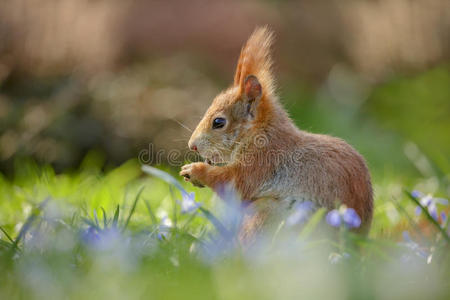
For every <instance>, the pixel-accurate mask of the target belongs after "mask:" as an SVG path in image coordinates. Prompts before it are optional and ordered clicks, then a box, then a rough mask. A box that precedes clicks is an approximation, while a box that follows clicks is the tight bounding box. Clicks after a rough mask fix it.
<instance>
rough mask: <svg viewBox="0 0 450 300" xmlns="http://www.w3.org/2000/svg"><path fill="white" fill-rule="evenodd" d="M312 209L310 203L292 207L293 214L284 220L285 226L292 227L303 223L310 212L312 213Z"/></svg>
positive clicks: (312, 205)
mask: <svg viewBox="0 0 450 300" xmlns="http://www.w3.org/2000/svg"><path fill="white" fill-rule="evenodd" d="M314 207H315V205H314V203H312V202H311V201H305V202H301V203H298V204H297V205H296V206H295V207H294V212H293V213H292V214H291V215H290V216H289V217H288V218H287V219H286V224H287V225H289V226H293V225H295V224H300V223H303V222H305V221H306V219H307V218H308V217H309V215H310V214H311V212H313V211H314Z"/></svg>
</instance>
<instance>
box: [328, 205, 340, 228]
mask: <svg viewBox="0 0 450 300" xmlns="http://www.w3.org/2000/svg"><path fill="white" fill-rule="evenodd" d="M326 220H327V223H328V224H330V225H331V226H333V227H339V226H341V215H340V214H339V211H338V210H337V209H333V210H332V211H330V212H329V213H328V214H327V216H326Z"/></svg>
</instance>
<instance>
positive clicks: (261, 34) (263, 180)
mask: <svg viewBox="0 0 450 300" xmlns="http://www.w3.org/2000/svg"><path fill="white" fill-rule="evenodd" d="M272 41H273V34H272V32H271V31H269V30H268V28H267V27H263V28H259V29H257V30H255V32H254V33H253V34H252V35H251V37H250V38H249V40H248V42H247V44H246V45H245V46H244V48H243V49H242V51H241V55H240V58H239V61H238V65H237V69H236V74H235V77H234V84H233V86H231V87H230V88H228V89H227V90H226V91H224V92H222V93H220V94H219V95H218V96H217V97H216V98H215V99H214V101H213V103H212V105H211V106H210V107H209V108H208V110H207V112H206V113H205V115H204V117H203V119H202V120H201V121H200V123H199V125H198V126H197V128H196V129H195V131H194V133H193V134H192V136H191V139H190V141H189V146H190V147H191V148H194V149H198V152H199V153H200V154H201V155H202V156H203V157H205V158H207V159H209V160H211V161H212V162H213V163H222V164H224V165H222V166H219V165H210V164H207V163H193V164H188V165H186V166H183V168H182V170H181V172H180V174H181V175H182V176H186V177H187V178H186V180H188V181H191V182H193V183H194V184H197V185H206V186H208V187H211V188H213V189H214V190H216V191H217V190H218V189H219V188H220V187H221V186H222V185H224V184H231V185H233V186H234V188H235V189H236V190H237V191H238V192H239V194H240V196H241V197H242V199H243V201H246V202H248V203H250V204H251V205H254V207H255V209H254V212H253V213H252V215H250V216H247V217H246V218H244V219H245V220H246V221H245V220H244V224H243V227H242V230H241V233H240V237H241V239H242V240H249V239H251V238H250V236H252V235H254V234H255V232H257V231H261V230H262V228H263V226H262V224H264V223H265V222H266V220H267V219H268V218H269V215H270V213H269V212H270V211H275V210H277V208H281V207H283V205H285V203H286V202H287V201H291V200H298V201H306V200H310V201H313V202H315V203H316V204H318V205H319V206H323V207H326V208H328V209H332V208H333V207H335V206H336V203H344V204H346V205H347V206H348V207H352V208H354V209H355V210H356V212H357V213H358V214H359V216H360V217H361V219H362V221H363V230H364V231H367V230H368V228H369V227H370V223H371V220H372V214H373V200H372V186H371V180H370V175H369V171H368V169H367V166H366V164H365V161H364V159H363V157H362V156H361V155H360V154H359V153H358V152H357V151H356V150H355V149H353V148H352V147H351V146H350V145H349V144H347V143H346V142H345V141H343V140H341V139H339V138H335V137H331V136H327V135H318V134H312V133H308V132H305V131H302V130H300V129H298V128H297V127H296V126H295V125H294V123H293V122H292V121H291V120H290V118H289V117H288V115H287V113H286V111H285V110H284V109H283V107H282V105H281V103H280V102H279V100H278V98H277V96H276V95H275V92H274V91H275V84H274V79H273V75H272V71H271V67H272V59H271V56H270V47H271V45H272ZM250 75H253V77H251V78H252V79H254V78H255V77H256V79H257V80H255V81H252V84H253V85H255V86H251V87H252V88H251V89H250V88H245V83H246V79H247V78H249V76H250ZM258 84H260V86H258ZM259 91H261V93H260V94H258V92H259ZM250 92H251V93H250ZM249 93H250V94H249ZM255 95H256V96H255ZM216 118H222V119H225V120H226V125H225V126H224V127H223V128H216V129H214V128H213V127H212V123H213V121H214V119H216ZM194 146H195V147H194ZM261 203H264V204H261Z"/></svg>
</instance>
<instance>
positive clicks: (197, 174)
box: [180, 162, 208, 187]
mask: <svg viewBox="0 0 450 300" xmlns="http://www.w3.org/2000/svg"><path fill="white" fill-rule="evenodd" d="M207 167H208V165H207V164H205V163H202V162H197V163H191V164H187V165H184V166H183V167H181V171H180V175H181V176H183V177H184V180H185V181H189V182H191V183H192V184H193V185H195V186H197V187H204V186H205V184H204V183H203V182H202V180H201V178H203V176H204V175H205V174H204V173H205V170H206V168H207Z"/></svg>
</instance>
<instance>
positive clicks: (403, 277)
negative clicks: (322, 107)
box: [0, 159, 450, 299]
mask: <svg viewBox="0 0 450 300" xmlns="http://www.w3.org/2000/svg"><path fill="white" fill-rule="evenodd" d="M87 160H88V159H87ZM18 167H20V170H18V171H17V172H16V174H18V175H17V176H16V177H15V178H14V179H12V180H7V179H5V178H2V179H1V185H0V186H1V191H0V192H1V198H0V199H1V202H0V225H1V229H2V232H1V233H0V236H1V242H0V269H1V272H0V282H1V284H0V298H1V299H22V298H23V299H49V298H50V299H80V298H95V299H110V298H113V299H123V298H127V299H137V298H150V299H178V298H181V299H288V298H294V299H322V298H332V299H424V298H428V299H439V298H442V299H445V298H447V297H448V296H449V295H450V294H449V290H448V280H447V279H448V275H450V274H449V270H450V268H449V267H450V263H449V258H448V250H449V243H448V240H447V238H448V236H446V234H447V231H446V230H445V229H440V226H441V223H442V222H441V220H439V221H438V223H437V222H436V221H434V220H433V219H432V218H431V217H430V216H429V215H428V214H427V212H428V210H427V209H426V208H424V212H423V213H422V214H421V216H416V215H415V213H414V211H415V209H416V206H417V203H416V201H417V199H416V198H413V197H411V196H410V195H409V194H405V193H403V192H402V190H401V189H400V191H399V192H398V191H396V189H397V188H398V187H397V186H396V185H392V181H390V182H391V184H390V185H387V186H384V184H385V183H384V182H378V183H377V184H378V185H382V186H381V188H382V190H381V191H382V193H386V194H390V195H396V193H397V192H398V195H397V197H394V198H393V199H392V201H383V202H379V201H377V205H376V212H375V218H374V225H373V228H372V231H371V234H370V236H369V237H368V238H364V237H361V236H357V235H355V234H353V233H351V232H348V231H347V230H345V229H344V228H341V230H340V234H338V235H337V236H334V237H331V236H329V235H321V234H319V235H317V234H316V232H317V230H319V227H320V226H324V227H325V228H331V227H330V226H328V225H327V224H320V219H322V218H323V217H324V214H323V212H322V211H319V213H317V214H316V215H314V217H312V218H311V219H310V221H309V222H308V223H307V225H305V226H303V227H302V228H295V229H292V228H289V227H287V226H282V227H280V228H281V229H280V230H279V231H278V232H277V235H276V236H269V237H266V239H265V240H263V241H261V243H259V244H258V246H257V247H254V248H252V249H247V250H246V249H242V248H241V247H240V246H239V245H238V244H236V243H235V241H234V239H229V238H228V237H226V235H223V232H224V229H223V228H222V227H224V228H225V229H226V230H228V229H231V227H230V226H231V225H230V223H229V222H228V223H227V220H228V219H229V218H227V214H226V213H227V211H226V209H224V207H226V206H224V205H220V204H221V203H222V202H221V201H219V200H218V199H216V198H215V197H214V196H213V195H212V193H211V192H210V191H208V190H207V189H197V188H193V187H191V186H189V185H185V184H184V183H181V182H180V183H181V185H180V184H177V185H176V186H175V185H169V184H167V183H166V181H167V180H168V179H167V178H168V176H169V175H167V174H166V173H161V174H162V175H161V174H157V175H158V176H159V177H155V176H152V175H149V174H145V173H143V172H141V168H140V165H139V164H138V163H137V162H135V161H129V162H127V163H125V164H123V165H122V166H120V167H118V168H115V169H112V170H110V171H107V172H104V171H101V169H100V168H96V167H93V166H90V167H86V166H85V167H82V168H80V170H78V171H73V172H72V173H70V174H59V175H57V174H55V173H54V172H53V171H52V169H51V168H50V167H38V166H37V165H34V164H33V163H31V162H22V163H21V164H19V165H18ZM153 174H154V173H153ZM163 179H164V180H163ZM165 180H166V181H165ZM403 188H404V189H406V190H408V187H403ZM180 189H181V190H183V189H185V190H187V191H189V192H191V191H194V192H195V200H196V201H199V202H201V204H202V206H201V208H200V209H199V210H196V211H193V212H190V213H185V214H183V213H181V211H180V205H179V202H178V201H179V200H181V198H182V193H180ZM438 209H439V210H440V211H444V210H445V209H446V206H444V205H438ZM228 217H229V216H228ZM169 219H170V222H169V221H168V220H169ZM161 224H167V225H169V224H170V225H171V226H170V227H166V226H161ZM218 229H219V230H218ZM404 231H408V232H409V235H410V236H411V239H412V240H413V241H409V242H408V241H404V240H403V239H402V237H401V236H402V232H404ZM318 236H320V237H318Z"/></svg>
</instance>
